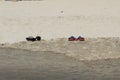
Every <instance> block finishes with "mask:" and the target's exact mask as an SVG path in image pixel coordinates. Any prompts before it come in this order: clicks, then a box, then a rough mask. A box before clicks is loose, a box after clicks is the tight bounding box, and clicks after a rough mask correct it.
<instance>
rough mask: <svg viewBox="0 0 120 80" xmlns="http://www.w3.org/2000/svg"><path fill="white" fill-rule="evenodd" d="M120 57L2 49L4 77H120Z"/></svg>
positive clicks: (0, 74)
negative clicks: (93, 57)
mask: <svg viewBox="0 0 120 80" xmlns="http://www.w3.org/2000/svg"><path fill="white" fill-rule="evenodd" d="M119 65H120V59H107V60H104V59H103V60H96V61H94V60H93V61H92V60H91V61H87V60H84V61H77V60H74V59H72V58H69V57H66V56H64V55H62V54H59V53H58V54H56V53H54V52H51V51H44V52H43V51H41V52H40V51H38V52H35V51H27V50H20V49H12V48H4V49H3V48H1V49H0V79H1V80H41V79H42V80H81V79H82V80H108V79H109V80H119V79H120V76H119V75H120V72H119V71H120V68H119Z"/></svg>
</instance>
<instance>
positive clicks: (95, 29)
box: [0, 0, 120, 42]
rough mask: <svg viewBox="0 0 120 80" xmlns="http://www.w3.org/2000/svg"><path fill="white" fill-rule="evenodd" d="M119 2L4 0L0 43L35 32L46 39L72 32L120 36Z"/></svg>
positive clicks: (91, 35)
mask: <svg viewBox="0 0 120 80" xmlns="http://www.w3.org/2000/svg"><path fill="white" fill-rule="evenodd" d="M119 4H120V1H119V0H69V1H68V0H42V1H18V2H11V1H6V2H5V1H1V2H0V32H1V34H0V42H18V41H23V40H24V38H25V37H27V36H36V35H40V36H42V37H43V38H44V39H47V40H48V39H52V38H54V39H55V38H62V37H68V36H71V35H74V36H79V35H82V36H85V37H119V36H120V15H119V14H120V5H119ZM61 11H63V12H62V13H61Z"/></svg>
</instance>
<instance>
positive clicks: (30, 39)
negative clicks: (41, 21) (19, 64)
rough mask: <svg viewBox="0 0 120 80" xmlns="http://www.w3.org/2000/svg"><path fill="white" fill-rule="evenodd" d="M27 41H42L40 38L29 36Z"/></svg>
mask: <svg viewBox="0 0 120 80" xmlns="http://www.w3.org/2000/svg"><path fill="white" fill-rule="evenodd" d="M26 40H27V41H40V40H41V37H40V36H36V37H35V38H34V37H33V36H29V37H27V38H26Z"/></svg>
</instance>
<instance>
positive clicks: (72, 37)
mask: <svg viewBox="0 0 120 80" xmlns="http://www.w3.org/2000/svg"><path fill="white" fill-rule="evenodd" d="M68 41H85V38H84V37H81V36H79V37H78V38H75V37H74V36H71V37H69V38H68Z"/></svg>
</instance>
